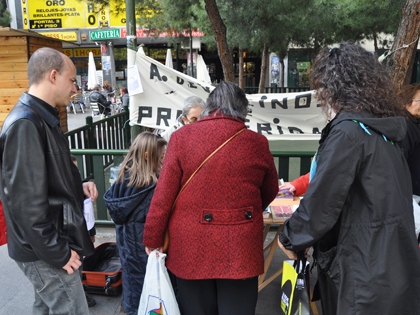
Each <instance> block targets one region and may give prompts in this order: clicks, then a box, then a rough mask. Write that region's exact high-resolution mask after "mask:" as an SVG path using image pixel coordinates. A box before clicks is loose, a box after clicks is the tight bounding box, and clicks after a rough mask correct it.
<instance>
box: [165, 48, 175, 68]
mask: <svg viewBox="0 0 420 315" xmlns="http://www.w3.org/2000/svg"><path fill="white" fill-rule="evenodd" d="M165 66H167V67H168V68H171V69H173V68H174V65H173V63H172V53H171V50H170V49H168V50H167V51H166V60H165Z"/></svg>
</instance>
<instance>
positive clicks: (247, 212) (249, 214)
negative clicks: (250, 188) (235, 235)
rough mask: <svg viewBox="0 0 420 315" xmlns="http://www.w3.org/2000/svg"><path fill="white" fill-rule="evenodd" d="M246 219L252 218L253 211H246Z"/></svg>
mask: <svg viewBox="0 0 420 315" xmlns="http://www.w3.org/2000/svg"><path fill="white" fill-rule="evenodd" d="M245 219H247V220H251V219H252V212H250V211H246V212H245Z"/></svg>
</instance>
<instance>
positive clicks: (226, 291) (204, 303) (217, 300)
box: [176, 277, 258, 315]
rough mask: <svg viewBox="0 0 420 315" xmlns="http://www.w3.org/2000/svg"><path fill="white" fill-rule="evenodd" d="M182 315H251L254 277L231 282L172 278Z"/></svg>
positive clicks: (254, 300) (255, 286) (255, 289)
mask: <svg viewBox="0 0 420 315" xmlns="http://www.w3.org/2000/svg"><path fill="white" fill-rule="evenodd" d="M176 286H177V298H178V304H179V307H180V310H181V314H182V315H232V314H240V315H254V314H255V308H256V306H257V298H258V277H254V278H249V279H244V280H231V279H209V280H185V279H181V278H178V277H177V278H176Z"/></svg>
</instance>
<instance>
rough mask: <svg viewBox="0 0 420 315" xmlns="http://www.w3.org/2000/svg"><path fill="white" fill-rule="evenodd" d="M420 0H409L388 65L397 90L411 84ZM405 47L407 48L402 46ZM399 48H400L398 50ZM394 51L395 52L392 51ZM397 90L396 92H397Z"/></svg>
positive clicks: (418, 24)
mask: <svg viewBox="0 0 420 315" xmlns="http://www.w3.org/2000/svg"><path fill="white" fill-rule="evenodd" d="M419 10H420V0H407V2H406V4H405V5H404V7H403V12H402V18H401V22H400V25H399V27H398V31H397V36H396V37H395V41H394V44H393V45H392V49H391V55H390V56H389V57H388V62H387V66H388V67H389V69H390V70H391V73H392V76H393V81H394V84H395V86H396V88H397V91H400V90H401V88H402V87H403V86H404V85H407V84H410V81H411V75H412V72H413V64H414V58H415V56H416V51H417V43H418V38H419V34H420V14H419ZM402 47H405V48H402ZM397 49H398V50H397ZM392 52H394V53H392ZM397 91H396V92H397Z"/></svg>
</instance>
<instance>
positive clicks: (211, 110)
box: [201, 81, 249, 121]
mask: <svg viewBox="0 0 420 315" xmlns="http://www.w3.org/2000/svg"><path fill="white" fill-rule="evenodd" d="M248 104H249V102H248V99H247V98H246V95H245V92H244V91H243V90H242V89H241V88H240V87H239V86H238V85H236V84H235V83H232V82H225V81H222V82H221V83H220V84H219V86H217V87H216V88H215V89H214V90H213V91H212V92H211V93H210V95H209V97H208V99H207V103H206V107H205V108H204V111H203V112H202V113H201V117H206V116H210V114H213V115H216V114H217V113H221V114H222V115H223V116H229V117H233V118H240V119H242V120H243V121H245V119H246V115H247V114H248Z"/></svg>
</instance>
